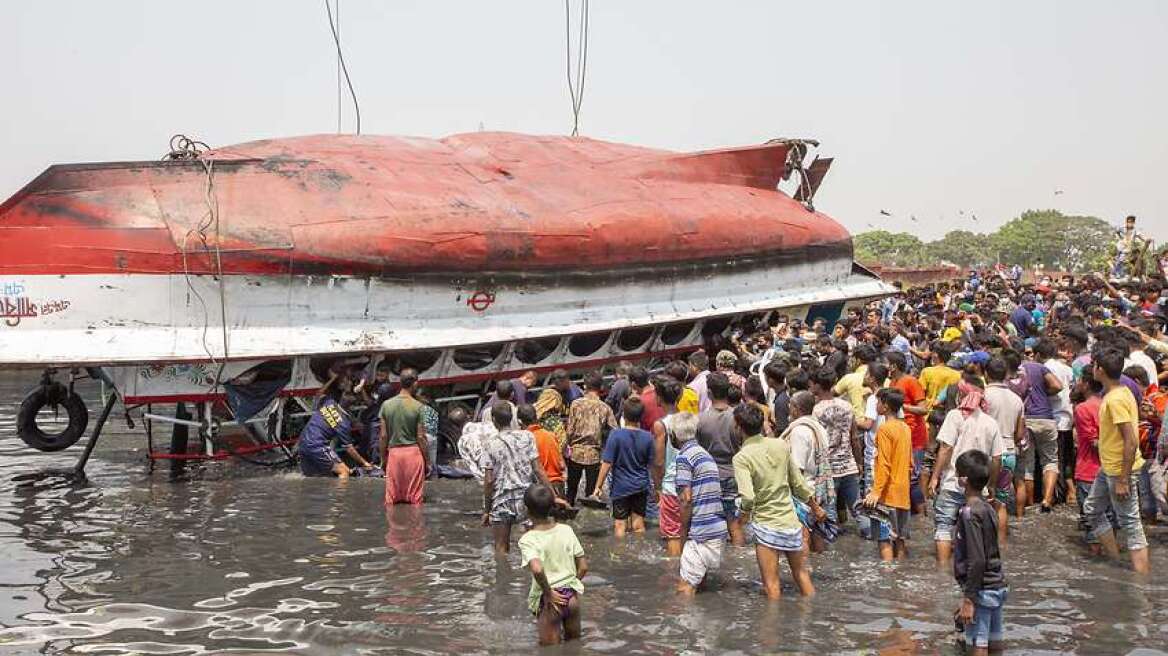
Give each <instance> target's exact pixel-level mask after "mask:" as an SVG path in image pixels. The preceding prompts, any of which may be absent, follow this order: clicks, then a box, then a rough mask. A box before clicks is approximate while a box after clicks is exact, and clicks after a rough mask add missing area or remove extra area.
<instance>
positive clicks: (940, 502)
mask: <svg viewBox="0 0 1168 656" xmlns="http://www.w3.org/2000/svg"><path fill="white" fill-rule="evenodd" d="M964 505H965V495H964V494H962V493H960V492H954V491H953V490H940V491H939V492H938V493H937V497H936V498H935V499H933V525H934V529H933V539H934V540H936V541H937V542H952V541H953V529H954V528H956V527H957V515H958V514H959V513H960V512H961V506H964Z"/></svg>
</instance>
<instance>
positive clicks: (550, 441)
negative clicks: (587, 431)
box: [518, 403, 565, 499]
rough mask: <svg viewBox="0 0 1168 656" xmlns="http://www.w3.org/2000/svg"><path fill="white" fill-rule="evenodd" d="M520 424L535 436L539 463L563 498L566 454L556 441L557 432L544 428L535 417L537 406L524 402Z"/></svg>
mask: <svg viewBox="0 0 1168 656" xmlns="http://www.w3.org/2000/svg"><path fill="white" fill-rule="evenodd" d="M518 415H519V425H520V426H526V427H527V430H528V431H530V432H531V434H532V435H533V436H535V452H536V453H537V454H538V455H539V463H540V464H541V465H543V470H544V472H545V473H546V474H547V477H548V480H549V481H551V484H552V489H553V490H555V492H556V496H558V497H560V498H561V499H562V498H564V496H565V494H564V493H565V490H564V479H565V476H564V469H565V468H564V454H563V453H562V452H561V451H560V444H559V442H557V441H556V434H555V433H553V432H551V431H549V430H547V429H546V428H544V427H543V426H542V425H541V424H540V423H539V422H538V421H536V419H535V406H533V405H531V404H530V403H524V404H522V405H520V406H519V410H518Z"/></svg>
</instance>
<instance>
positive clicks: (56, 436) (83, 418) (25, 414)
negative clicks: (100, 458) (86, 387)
mask: <svg viewBox="0 0 1168 656" xmlns="http://www.w3.org/2000/svg"><path fill="white" fill-rule="evenodd" d="M54 400H55V401H56V404H57V405H61V406H63V407H64V408H65V412H66V413H68V415H69V425H68V426H66V427H65V430H63V431H61V432H60V433H46V432H45V431H43V430H41V427H40V426H38V425H37V421H36V419H37V413H39V412H40V411H41V409H42V408H44V407H45V406H47V405H51V404H53V401H54ZM88 427H89V409H88V408H86V407H85V401H83V400H81V397H80V396H78V395H77V394H76V393H71V392H69V388H67V387H65V386H64V385H62V384H61V383H53V384H52V385H49V386H47V387H46V386H43V385H42V386H41V387H38V388H36V389H35V390H33V391H32V392H29V394H28V396H26V397H24V401H23V402H22V403H21V404H20V412H18V413H17V415H16V434H17V436H19V437H20V439H21V440H23V441H24V443H25V444H27V445H29V446H31V447H32V448H34V449H36V450H38V451H61V450H63V449H68V448H69V447H71V446H73V445H74V444H76V443H77V440H79V439H81V436H82V435H84V434H85V429H86V428H88Z"/></svg>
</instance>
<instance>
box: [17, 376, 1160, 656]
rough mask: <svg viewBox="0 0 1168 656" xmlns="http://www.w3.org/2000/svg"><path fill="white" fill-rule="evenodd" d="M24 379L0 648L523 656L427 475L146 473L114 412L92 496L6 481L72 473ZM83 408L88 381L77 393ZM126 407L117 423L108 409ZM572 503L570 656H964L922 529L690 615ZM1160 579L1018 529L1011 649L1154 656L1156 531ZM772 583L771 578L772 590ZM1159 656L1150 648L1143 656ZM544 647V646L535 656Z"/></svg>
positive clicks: (517, 580) (646, 563)
mask: <svg viewBox="0 0 1168 656" xmlns="http://www.w3.org/2000/svg"><path fill="white" fill-rule="evenodd" d="M34 381H35V377H30V376H20V377H17V376H13V375H7V376H4V377H0V558H2V563H3V566H2V568H0V625H2V627H0V652H2V653H21V654H23V653H100V654H130V653H134V654H203V653H233V654H236V653H259V652H282V653H287V652H295V653H304V654H331V653H337V654H349V653H351V654H378V653H383V654H450V653H458V654H488V653H528V652H532V651H535V650H536V645H535V634H534V626H533V624H532V621H531V620H530V618H529V617H528V615H527V613H526V610H525V605H524V600H525V596H526V591H527V586H528V579H527V577H526V576H525V575H524V573H523V572H522V571H520V570H519V568H518V565H519V559H518V555H517V554H513V555H512V556H511V557H510V558H509V559H506V560H504V561H496V560H495V559H494V557H493V556H492V555H491V553H490V548H489V537H488V535H487V534H486V533H485V532H484V531H483V529H481V528H480V527H479V526H478V521H477V520H478V517H477V515H476V514H475V512H474V510H475V509H476V508H477V507H478V504H479V502H480V501H479V500H480V498H481V497H480V492H479V491H478V490H477V489H475V488H474V486H473V485H472V484H470V483H467V482H458V481H441V482H438V483H437V484H434V485H432V486H430V487H429V488H428V490H427V503H426V505H425V507H424V508H422V509H421V510H420V511H415V510H411V509H408V508H402V507H399V508H397V509H395V510H394V511H393V512H392V513H390V514H389V515H388V516H387V515H386V513H385V511H384V509H383V508H382V505H381V488H380V486H379V485H378V482H377V481H374V480H351V481H348V482H347V483H341V482H338V481H332V480H320V479H316V480H305V479H302V478H301V477H300V476H299V475H297V474H294V473H288V472H283V471H281V472H273V471H269V470H263V469H258V468H256V467H254V466H250V465H245V464H231V463H219V464H214V465H210V466H207V467H205V468H201V469H199V468H196V469H195V470H193V471H192V473H191V476H190V477H189V479H188V480H185V481H182V482H177V483H175V482H171V481H170V480H169V479H168V477H167V475H166V473H165V470H164V469H163V470H159V471H158V472H156V473H154V474H153V475H151V474H148V473H147V468H146V465H145V463H144V452H145V441H144V438H143V437H142V435H141V434H140V433H139V432H136V431H131V430H129V429H128V428H127V426H126V425H125V423H124V420H122V419H120V418H115V419H114V420H112V423H111V425H110V429H109V430H108V433H107V435H106V438H105V440H104V441H103V442H102V443H101V446H100V447H99V448H98V450H97V453H96V456H95V458H94V460H93V462H92V463H91V466H90V471H89V473H90V477H91V480H92V485H91V486H90V487H85V488H80V489H71V488H61V487H52V486H50V485H48V484H42V485H39V486H36V487H32V488H22V487H18V486H17V485H16V483H14V482H13V480H12V479H13V477H14V476H17V475H20V474H25V473H29V472H34V471H37V470H39V469H42V468H45V467H49V466H59V465H64V464H67V463H68V462H71V461H72V458H74V457H75V456H76V452H77V451H79V448H78V447H74V449H71V450H70V452H68V453H66V454H55V455H54V454H41V453H38V452H34V451H31V450H29V449H26V448H24V446H23V443H21V442H20V441H19V440H18V439H17V438H16V437H15V432H14V425H13V423H14V414H15V409H16V408H15V404H14V401H16V402H18V401H19V398H20V397H21V396H22V395H23V392H24V390H25V389H26V388H27V387H28V386H29V385H31V383H32V382H34ZM84 393H85V394H86V395H87V396H89V397H90V398H91V399H92V400H91V402H90V408H91V412H92V413H94V414H96V412H97V409H98V403H97V402H96V399H95V396H96V394H97V391H96V389H94V388H92V387H90V388H85V390H84ZM119 412H120V409H119ZM606 528H607V523H606V520H605V518H604V517H603V516H602V515H600V514H599V513H598V512H596V511H584V513H582V517H581V519H580V521H578V522H577V524H576V530H577V532H578V533H579V534H580V536H581V540H582V541H583V543H584V546H585V548H586V549H587V551H588V555H589V557H590V558H591V563H592V565H591V568H592V571H593V574H592V575H591V576H589V577H588V579H587V580H586V581H585V583H586V585H587V592H586V594H585V597H584V600H585V605H584V632H585V640H584V641H583V642H582V643H580V644H577V645H574V646H571V647H567V648H563V649H562V650H563V651H568V652H578V651H579V652H596V653H617V654H621V655H622V656H623V655H627V654H639V653H649V654H679V653H731V654H734V653H737V654H759V653H775V652H802V653H818V654H827V653H872V652H876V651H882V652H885V653H922V654H932V653H957V652H956V649H955V647H954V641H953V634H952V621H951V619H950V618H951V614H952V609H953V608H954V607H955V605H956V604H957V602H958V594H957V588H956V586H955V584H954V583H953V581H952V578H951V577H950V575H949V574H948V573H947V572H938V571H937V570H936V569H935V567H934V566H933V564H932V561H931V551H930V549H929V547H928V545H927V544H926V542H925V540H923V539H922V538H924V537H926V536H927V535H928V534H929V531H928V529H929V525H928V520H927V519H923V518H916V519H915V520H914V523H913V527H912V528H913V531H914V532H915V536H914V542H913V546H914V547H915V548H916V552H915V553H914V554H913V557H912V559H911V560H909V561H907V562H904V563H899V564H895V565H882V564H880V563H878V562H876V560H875V554H874V551H873V548H872V547H871V544H870V543H862V542H860V541H859V539H858V538H856V537H855V536H854V535H845V536H844V537H842V538H841V539H840V541H839V542H838V543H837V544H836V545H835V547H834V548H833V549H832V550H831V552H830V553H828V554H826V555H824V556H820V557H817V558H816V559H815V560H814V566H815V572H814V576H813V578H814V581H815V584H816V586H817V587H818V590H819V594H818V596H817V597H815V598H814V599H813V600H810V601H804V600H800V599H797V598H796V597H795V596H794V594H793V591H792V589H791V588H790V586H789V583H788V584H787V585H786V586H785V587H784V594H785V595H786V596H785V598H784V599H783V600H782V601H781V602H778V603H775V604H768V603H766V602H765V601H764V600H763V599H761V598H760V596H759V594H758V593H759V582H758V576H757V570H756V567H755V563H754V559H753V556H752V552H750V551H747V550H743V549H729V550H728V554H729V555H728V558H727V563H726V565H725V568H724V571H723V574H722V576H721V578H720V580H719V582H718V584H717V589H716V590H715V591H713V592H710V593H707V594H703V595H700V596H699V598H698V599H697V600H696V601H694V602H691V603H684V602H682V601H681V600H679V599H677V598H676V597H675V596H674V594H673V593H672V588H673V585H674V581H675V578H674V577H675V571H676V563H675V562H671V561H669V560H666V559H664V558H663V557H662V556H661V550H660V548H659V547H658V545H657V544H656V542H655V541H654V540H652V539H630V540H628V541H626V542H623V543H621V542H617V541H614V540H613V539H612V538H611V537H610V536H609V535H608V533H607V530H606ZM1150 539H1151V542H1152V545H1153V552H1152V566H1153V569H1154V571H1155V572H1156V575H1155V576H1154V577H1153V578H1152V579H1151V580H1150V581H1143V582H1142V581H1138V580H1136V579H1135V578H1134V577H1133V575H1132V574H1130V573H1129V572H1128V571H1127V570H1126V569H1125V568H1123V567H1119V566H1115V565H1112V564H1108V563H1103V562H1098V561H1091V560H1088V559H1087V558H1086V557H1085V556H1084V554H1083V552H1082V550H1081V548H1080V547H1079V546H1078V543H1077V541H1076V535H1075V522H1074V519H1073V516H1072V515H1071V514H1070V513H1069V512H1067V511H1066V510H1065V509H1064V510H1061V511H1060V512H1058V513H1056V514H1054V515H1053V516H1050V515H1048V516H1043V517H1040V516H1038V515H1033V516H1031V517H1027V518H1026V519H1025V520H1023V521H1022V522H1020V523H1019V524H1016V525H1015V526H1014V531H1013V541H1012V543H1011V545H1010V547H1009V551H1008V552H1007V554H1006V566H1007V576H1008V578H1009V582H1010V587H1011V590H1010V598H1009V603H1008V606H1007V610H1006V629H1007V639H1008V643H1009V646H1010V650H1011V652H1013V653H1044V654H1045V653H1131V652H1138V653H1168V652H1166V651H1163V650H1168V530H1166V529H1158V530H1153V531H1152V532H1151V533H1150ZM785 583H786V582H785ZM1158 650H1161V651H1158ZM549 651H551V652H553V653H556V652H558V651H559V650H549Z"/></svg>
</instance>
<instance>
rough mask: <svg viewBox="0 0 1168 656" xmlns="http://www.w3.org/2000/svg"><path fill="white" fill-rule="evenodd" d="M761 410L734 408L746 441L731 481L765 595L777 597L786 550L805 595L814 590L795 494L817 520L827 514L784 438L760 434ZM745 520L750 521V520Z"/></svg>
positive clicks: (737, 427) (739, 429)
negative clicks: (751, 538)
mask: <svg viewBox="0 0 1168 656" xmlns="http://www.w3.org/2000/svg"><path fill="white" fill-rule="evenodd" d="M762 423H763V418H762V411H761V410H759V409H758V408H757V407H755V406H754V405H751V404H749V403H743V404H741V405H739V406H738V407H737V408H735V409H734V424H735V426H736V429H737V430H738V432H739V434H740V435H742V436H743V437H744V438H745V439H744V440H743V441H742V448H741V449H740V450H739V451H738V453H737V454H736V455H735V456H734V460H733V462H734V480H735V481H736V482H737V484H738V501H739V506H740V508H741V510H742V512H743V515H744V517H743V523H745V524H746V525H747V532H748V534H750V535H752V536H753V537H754V542H755V547H754V552H755V556H756V557H757V558H758V569H759V573H760V574H761V575H762V585H763V593H764V594H766V596H767V598H768V599H772V600H773V599H778V598H779V597H780V596H781V591H780V585H779V554H781V553H785V554H786V556H787V564H788V565H790V567H791V576H792V577H793V578H794V579H795V584H796V585H797V586H798V587H799V593H800V594H801V595H803V596H804V597H810V596H811V595H813V594H815V586H813V585H812V584H811V574H810V572H808V571H807V568H806V567H804V561H805V560H806V557H807V554H806V552H805V550H804V548H803V525H802V523H800V521H799V516H798V514H797V513H796V511H795V503H794V501H793V499H794V498H795V497H797V498H799V499H801V500H803V502H804V503H806V504H807V505H808V506H810V508H811V512H812V513H813V514H814V516H815V518H816V519H817V520H818V521H823V520H824V519H826V518H827V512H826V511H824V510H823V509H822V508H820V507H819V504H818V503H817V502H816V500H815V491H814V490H813V489H812V488H811V486H810V485H808V484H807V483H806V481H804V480H803V474H802V473H801V472H800V471H799V466H798V465H797V464H796V463H795V461H794V460H793V459H792V458H791V446H790V445H789V444H788V443H787V441H786V440H780V439H773V438H764V437H763V436H762V435H761V433H762ZM748 518H749V519H748Z"/></svg>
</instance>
